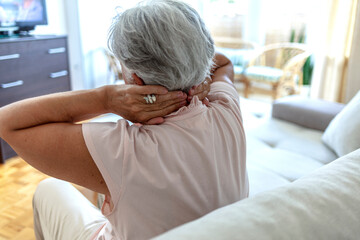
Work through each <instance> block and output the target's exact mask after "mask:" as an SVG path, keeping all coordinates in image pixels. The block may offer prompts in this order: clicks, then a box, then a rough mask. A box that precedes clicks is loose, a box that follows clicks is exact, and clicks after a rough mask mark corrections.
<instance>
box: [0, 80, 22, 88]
mask: <svg viewBox="0 0 360 240" xmlns="http://www.w3.org/2000/svg"><path fill="white" fill-rule="evenodd" d="M23 84H24V81H23V80H18V81H15V82H10V83H2V84H1V85H0V86H1V88H12V87H17V86H21V85H23Z"/></svg>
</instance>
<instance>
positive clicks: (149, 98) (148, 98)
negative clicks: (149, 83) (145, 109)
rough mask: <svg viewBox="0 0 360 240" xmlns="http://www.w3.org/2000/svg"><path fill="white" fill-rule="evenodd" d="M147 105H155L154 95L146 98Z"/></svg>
mask: <svg viewBox="0 0 360 240" xmlns="http://www.w3.org/2000/svg"><path fill="white" fill-rule="evenodd" d="M144 99H145V101H146V103H150V104H152V103H155V102H156V96H155V95H154V94H151V95H150V94H148V95H147V96H146V97H144Z"/></svg>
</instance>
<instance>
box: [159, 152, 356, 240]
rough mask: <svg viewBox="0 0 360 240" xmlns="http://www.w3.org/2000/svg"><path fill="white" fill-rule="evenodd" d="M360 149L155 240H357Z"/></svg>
mask: <svg viewBox="0 0 360 240" xmlns="http://www.w3.org/2000/svg"><path fill="white" fill-rule="evenodd" d="M359 172H360V150H357V151H356V152H353V153H351V154H349V155H347V156H345V157H342V158H340V159H338V160H336V161H334V162H332V163H330V164H329V165H327V166H325V167H322V168H321V169H319V170H317V171H316V172H314V173H313V174H311V175H308V176H306V177H304V178H302V179H299V180H297V181H296V182H294V183H291V184H287V185H285V186H283V187H280V188H277V189H275V190H272V191H267V192H264V193H260V194H257V195H256V196H254V197H251V198H248V199H245V200H242V201H239V202H236V203H234V204H231V205H228V206H225V207H223V208H220V209H218V210H215V211H213V212H211V213H209V214H207V215H205V216H204V217H202V218H199V219H197V220H195V221H192V222H190V223H187V224H184V225H182V226H180V227H177V228H175V229H173V230H170V231H169V232H167V233H164V234H162V235H160V236H158V237H156V238H155V239H157V240H166V239H171V240H177V239H190V240H191V239H196V240H202V239H215V240H217V239H219V240H220V239H295V240H296V239H334V240H335V239H349V240H352V239H353V240H355V239H359V236H360V228H359V219H360V208H359V206H360V195H359V194H358V193H359V192H360V174H359Z"/></svg>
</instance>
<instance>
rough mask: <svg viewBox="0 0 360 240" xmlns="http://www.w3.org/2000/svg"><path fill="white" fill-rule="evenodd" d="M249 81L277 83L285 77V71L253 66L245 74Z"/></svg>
mask: <svg viewBox="0 0 360 240" xmlns="http://www.w3.org/2000/svg"><path fill="white" fill-rule="evenodd" d="M244 74H245V76H246V77H247V78H248V79H249V80H255V81H265V82H277V81H279V79H280V78H281V76H282V75H283V71H282V70H280V69H277V68H273V67H266V66H251V67H249V68H247V69H246V70H245V72H244Z"/></svg>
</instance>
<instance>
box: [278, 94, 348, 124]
mask: <svg viewBox="0 0 360 240" xmlns="http://www.w3.org/2000/svg"><path fill="white" fill-rule="evenodd" d="M344 106H345V104H341V103H335V102H329V101H324V100H320V99H310V98H305V97H301V96H296V95H293V96H289V97H285V98H281V99H279V100H277V101H275V102H274V103H273V108H272V117H274V118H277V119H281V120H285V121H288V122H292V123H295V124H298V125H300V126H303V127H307V128H311V129H316V130H320V131H325V129H326V128H327V126H328V125H329V123H330V122H331V120H332V119H333V118H334V117H335V116H336V115H337V114H338V113H339V112H340V111H341V110H342V109H343V108H344Z"/></svg>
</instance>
